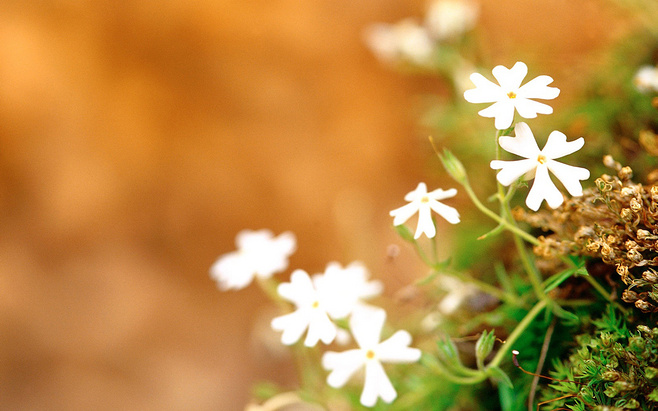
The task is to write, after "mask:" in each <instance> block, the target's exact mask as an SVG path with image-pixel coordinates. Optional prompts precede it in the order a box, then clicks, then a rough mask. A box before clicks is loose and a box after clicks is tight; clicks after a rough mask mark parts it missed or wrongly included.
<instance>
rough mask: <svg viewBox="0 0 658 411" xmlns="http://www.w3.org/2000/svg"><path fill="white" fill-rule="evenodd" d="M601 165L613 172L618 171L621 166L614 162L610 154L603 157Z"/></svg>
mask: <svg viewBox="0 0 658 411" xmlns="http://www.w3.org/2000/svg"><path fill="white" fill-rule="evenodd" d="M603 165H604V166H606V167H608V168H613V169H615V170H619V169H620V168H621V164H619V163H618V162H617V161H615V159H614V158H613V157H612V156H611V155H610V154H606V155H605V156H603Z"/></svg>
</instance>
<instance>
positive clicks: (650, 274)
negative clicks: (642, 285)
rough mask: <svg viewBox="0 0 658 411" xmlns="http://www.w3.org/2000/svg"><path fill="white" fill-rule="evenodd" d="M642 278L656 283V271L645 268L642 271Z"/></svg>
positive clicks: (657, 281) (657, 274) (657, 275)
mask: <svg viewBox="0 0 658 411" xmlns="http://www.w3.org/2000/svg"><path fill="white" fill-rule="evenodd" d="M642 279H643V280H644V281H647V282H649V283H658V273H656V272H655V271H653V270H647V271H645V272H643V273H642Z"/></svg>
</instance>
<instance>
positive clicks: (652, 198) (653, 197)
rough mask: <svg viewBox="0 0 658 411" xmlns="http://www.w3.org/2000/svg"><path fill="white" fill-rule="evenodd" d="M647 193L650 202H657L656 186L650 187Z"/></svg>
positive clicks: (657, 188)
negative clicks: (649, 196) (649, 195)
mask: <svg viewBox="0 0 658 411" xmlns="http://www.w3.org/2000/svg"><path fill="white" fill-rule="evenodd" d="M649 192H650V193H651V201H656V202H658V186H652V187H651V190H650V191H649Z"/></svg>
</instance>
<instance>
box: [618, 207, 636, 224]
mask: <svg viewBox="0 0 658 411" xmlns="http://www.w3.org/2000/svg"><path fill="white" fill-rule="evenodd" d="M619 215H620V216H621V219H622V220H624V221H625V222H627V223H629V222H631V221H633V213H632V212H631V210H630V209H628V208H622V209H621V211H620V212H619Z"/></svg>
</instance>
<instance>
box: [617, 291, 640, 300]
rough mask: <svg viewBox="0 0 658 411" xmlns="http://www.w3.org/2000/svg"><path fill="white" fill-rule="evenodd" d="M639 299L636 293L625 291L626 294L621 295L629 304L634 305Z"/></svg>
mask: <svg viewBox="0 0 658 411" xmlns="http://www.w3.org/2000/svg"><path fill="white" fill-rule="evenodd" d="M638 298H639V297H638V296H637V293H636V292H635V291H631V290H624V292H623V293H621V299H622V300H623V301H624V302H627V303H633V302H635V301H637V299H638Z"/></svg>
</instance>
